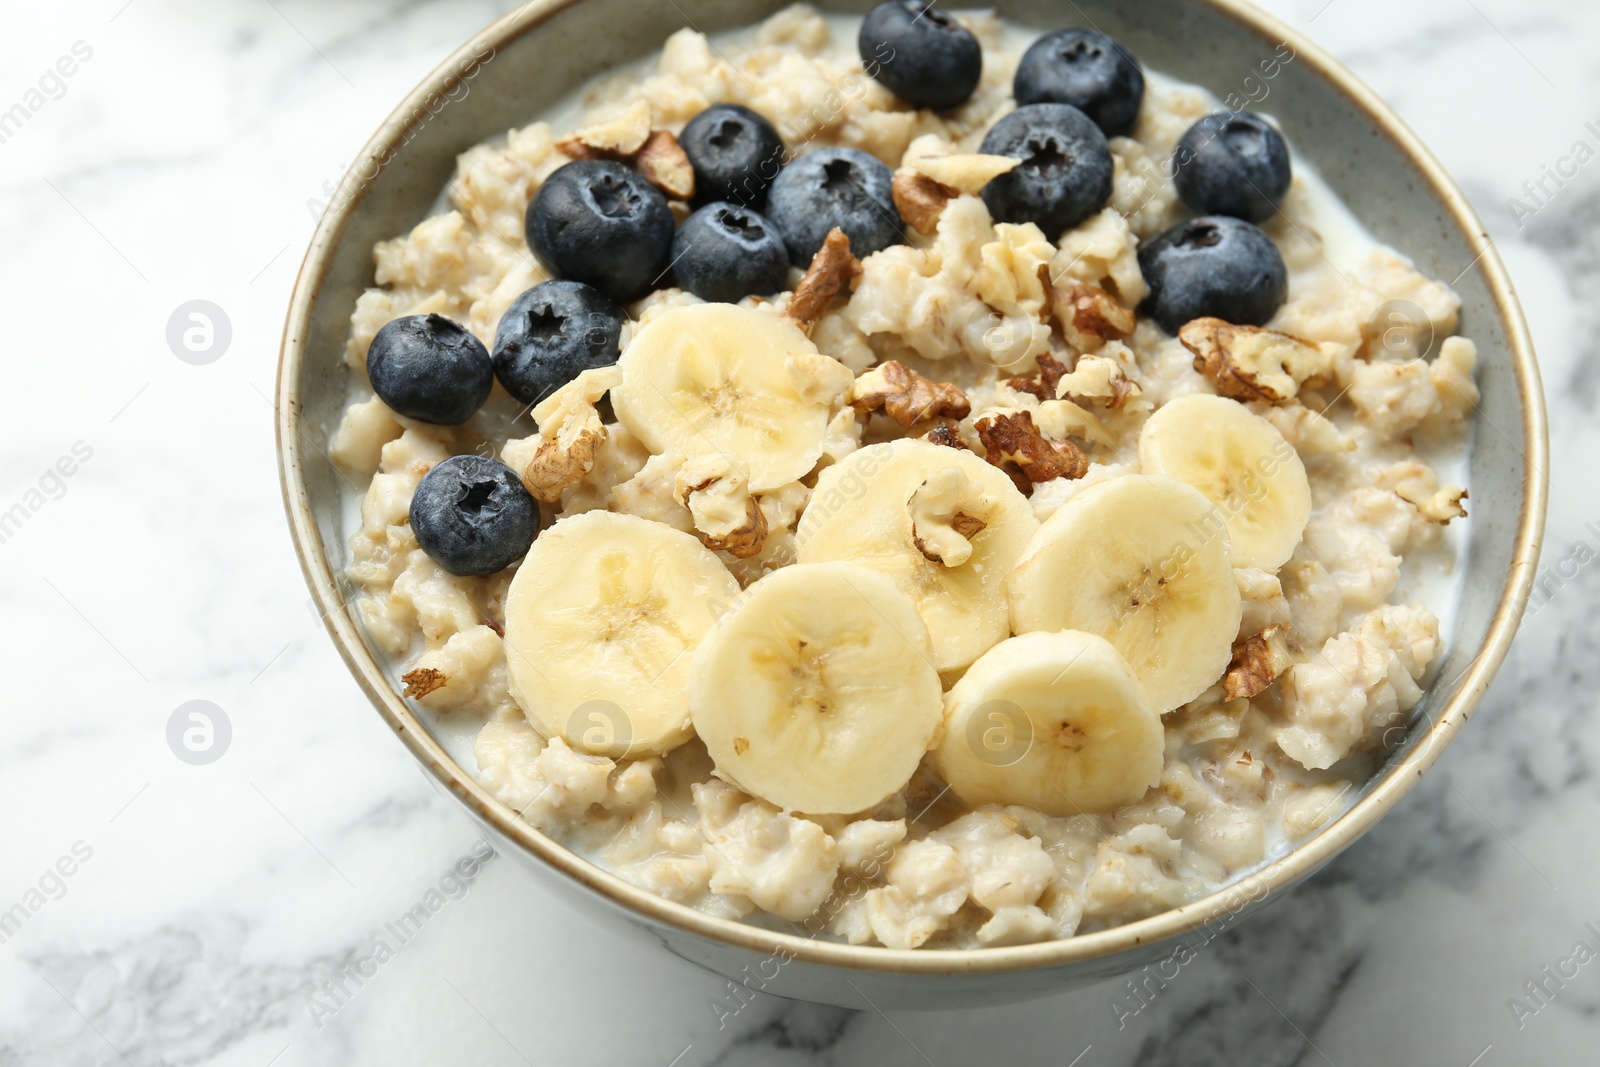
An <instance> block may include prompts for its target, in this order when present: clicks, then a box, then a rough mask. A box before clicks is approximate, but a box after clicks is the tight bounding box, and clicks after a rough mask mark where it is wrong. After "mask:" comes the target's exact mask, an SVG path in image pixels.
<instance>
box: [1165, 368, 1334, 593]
mask: <svg viewBox="0 0 1600 1067" xmlns="http://www.w3.org/2000/svg"><path fill="white" fill-rule="evenodd" d="M1139 462H1140V463H1141V464H1142V465H1143V466H1144V469H1145V471H1146V472H1148V473H1150V474H1166V475H1169V476H1171V477H1173V478H1176V479H1178V481H1180V482H1184V483H1186V484H1188V485H1192V486H1194V487H1195V488H1196V489H1198V490H1200V492H1201V493H1203V494H1204V495H1205V497H1206V499H1207V500H1209V501H1211V502H1212V503H1213V504H1215V505H1216V506H1217V510H1218V511H1219V512H1221V513H1222V518H1223V521H1224V522H1226V523H1227V524H1228V541H1229V552H1230V554H1231V555H1230V558H1231V559H1232V560H1233V565H1234V566H1235V567H1260V568H1261V569H1262V570H1264V571H1273V572H1276V571H1277V569H1278V568H1279V567H1281V566H1283V565H1284V564H1285V563H1287V562H1289V557H1290V556H1292V555H1294V550H1295V547H1296V546H1297V545H1299V544H1300V537H1301V535H1302V534H1304V533H1305V529H1306V523H1307V522H1308V521H1309V520H1310V518H1311V483H1310V482H1309V481H1307V480H1306V468H1305V465H1304V464H1303V463H1301V462H1300V455H1299V453H1297V452H1296V451H1295V450H1294V446H1293V445H1291V444H1289V442H1288V441H1286V440H1284V437H1283V434H1281V433H1279V432H1278V430H1277V428H1276V427H1274V426H1273V425H1272V423H1270V422H1268V421H1267V420H1266V419H1263V418H1262V417H1261V416H1259V415H1257V414H1255V413H1253V412H1252V411H1251V410H1250V409H1249V408H1247V407H1245V406H1244V405H1243V404H1241V403H1239V402H1238V401H1236V400H1229V399H1227V398H1226V397H1221V396H1207V395H1195V396H1186V397H1181V398H1179V399H1177V400H1173V401H1171V402H1170V403H1168V404H1165V405H1163V406H1162V407H1161V408H1159V409H1158V410H1157V411H1156V413H1155V414H1154V415H1151V416H1150V420H1149V421H1148V422H1146V423H1145V424H1144V431H1143V432H1142V433H1141V434H1140V435H1139Z"/></svg>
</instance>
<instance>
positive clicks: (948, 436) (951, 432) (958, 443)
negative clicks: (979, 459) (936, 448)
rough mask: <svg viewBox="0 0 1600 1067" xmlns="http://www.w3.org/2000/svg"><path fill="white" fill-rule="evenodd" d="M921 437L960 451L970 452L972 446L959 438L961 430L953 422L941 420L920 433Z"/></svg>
mask: <svg viewBox="0 0 1600 1067" xmlns="http://www.w3.org/2000/svg"><path fill="white" fill-rule="evenodd" d="M922 439H923V440H924V441H927V442H929V443H931V444H936V445H944V446H945V447H946V448H954V449H957V450H958V451H961V452H971V451H972V446H971V445H969V444H967V442H966V441H964V440H962V438H961V431H960V430H959V429H957V428H956V424H955V423H953V422H941V423H940V424H939V425H937V426H935V427H934V428H933V429H931V430H929V431H928V432H927V433H925V434H923V435H922Z"/></svg>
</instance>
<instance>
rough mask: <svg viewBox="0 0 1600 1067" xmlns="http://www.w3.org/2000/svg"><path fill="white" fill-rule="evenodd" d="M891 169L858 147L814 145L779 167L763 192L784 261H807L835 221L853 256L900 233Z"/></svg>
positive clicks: (895, 240) (878, 246)
mask: <svg viewBox="0 0 1600 1067" xmlns="http://www.w3.org/2000/svg"><path fill="white" fill-rule="evenodd" d="M893 182H894V172H893V171H891V170H890V169H889V168H888V167H886V166H884V165H883V164H882V163H880V162H879V161H878V160H877V159H875V158H873V157H872V156H869V155H868V154H867V153H865V152H863V151H861V149H859V148H819V149H817V150H815V151H813V152H807V153H806V154H805V155H803V156H801V157H799V158H798V159H796V160H795V161H794V162H792V163H790V164H789V165H788V166H787V167H784V168H783V170H781V171H779V172H778V178H777V180H776V181H774V182H773V183H772V189H771V191H770V193H769V194H768V200H767V216H768V217H769V218H770V219H771V220H772V221H773V222H774V223H775V224H776V225H777V227H778V229H779V230H781V231H783V243H784V246H785V247H787V248H788V249H789V261H790V262H791V263H793V264H794V265H795V266H797V267H805V266H807V265H809V264H810V263H811V257H812V256H814V255H816V254H817V249H819V248H821V247H822V242H823V241H825V240H826V239H827V237H828V231H829V230H831V229H832V228H833V227H835V226H837V227H839V228H840V229H841V230H843V231H844V233H845V236H846V237H848V238H850V251H852V252H854V253H855V254H856V255H857V256H858V257H865V256H869V255H871V254H872V253H874V252H876V251H878V250H880V249H883V248H888V247H889V246H890V245H892V244H896V243H898V242H899V241H900V240H901V239H902V238H903V237H904V226H903V224H902V223H901V221H900V212H899V211H897V210H895V206H894V195H893V194H892V193H891V192H890V185H891V184H892V183H893Z"/></svg>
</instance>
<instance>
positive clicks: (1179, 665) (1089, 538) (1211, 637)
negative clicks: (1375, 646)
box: [1006, 475, 1242, 712]
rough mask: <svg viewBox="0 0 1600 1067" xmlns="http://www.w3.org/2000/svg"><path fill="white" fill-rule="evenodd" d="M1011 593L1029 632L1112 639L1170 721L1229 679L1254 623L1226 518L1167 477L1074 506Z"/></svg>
mask: <svg viewBox="0 0 1600 1067" xmlns="http://www.w3.org/2000/svg"><path fill="white" fill-rule="evenodd" d="M1006 588H1007V590H1008V591H1009V593H1010V597H1011V622H1012V628H1013V629H1014V630H1015V631H1016V632H1017V633H1031V632H1033V631H1035V630H1085V631H1087V632H1089V633H1092V634H1098V635H1099V636H1101V637H1104V638H1105V639H1106V640H1108V641H1110V642H1111V644H1112V645H1113V646H1114V647H1115V648H1116V650H1117V651H1118V652H1120V653H1121V654H1122V658H1123V659H1125V660H1127V661H1128V665H1129V666H1130V667H1132V668H1133V673H1134V674H1135V675H1136V676H1137V677H1138V679H1139V681H1140V682H1141V683H1142V684H1143V685H1144V689H1145V694H1146V695H1147V696H1148V697H1149V698H1150V703H1151V704H1152V705H1154V706H1155V708H1156V710H1157V711H1161V712H1166V711H1170V710H1172V709H1173V708H1175V707H1178V706H1179V705H1180V704H1186V703H1188V702H1189V701H1190V700H1193V699H1194V698H1195V697H1197V696H1199V695H1200V694H1201V693H1202V692H1204V691H1205V689H1206V687H1207V686H1209V685H1211V684H1212V683H1213V682H1215V681H1216V680H1217V679H1218V678H1220V677H1222V673H1223V671H1225V670H1227V667H1228V663H1229V661H1230V660H1231V659H1232V657H1233V639H1234V638H1235V637H1236V636H1237V635H1238V632H1239V619H1240V616H1241V613H1242V606H1241V601H1240V597H1239V586H1238V584H1237V583H1236V582H1235V581H1234V577H1233V565H1232V564H1231V562H1230V561H1229V558H1228V531H1227V527H1226V526H1225V525H1224V524H1223V521H1222V518H1221V516H1220V515H1218V514H1217V510H1216V509H1215V508H1214V507H1212V506H1211V502H1210V501H1209V500H1207V499H1206V498H1205V497H1203V496H1201V495H1200V493H1199V491H1198V490H1196V489H1193V488H1191V487H1189V486H1187V485H1184V484H1183V483H1182V482H1180V481H1177V480H1176V479H1173V478H1167V477H1164V476H1162V475H1145V476H1139V475H1129V476H1127V477H1123V478H1114V479H1112V480H1111V481H1108V482H1102V483H1101V484H1099V485H1094V486H1090V487H1089V488H1088V489H1085V490H1083V491H1082V492H1080V493H1078V494H1077V495H1076V496H1074V497H1072V498H1071V499H1069V500H1068V501H1067V502H1066V503H1065V504H1062V505H1061V507H1060V508H1058V509H1056V511H1055V513H1054V514H1052V515H1051V516H1050V517H1049V518H1048V519H1046V520H1045V522H1044V525H1043V526H1041V527H1040V528H1039V532H1038V533H1037V534H1036V535H1035V536H1034V538H1033V541H1032V543H1031V544H1029V546H1028V549H1027V551H1026V552H1025V553H1024V555H1023V558H1022V561H1021V562H1020V563H1019V564H1017V567H1016V569H1015V570H1013V571H1012V572H1011V575H1010V577H1008V578H1007V579H1006Z"/></svg>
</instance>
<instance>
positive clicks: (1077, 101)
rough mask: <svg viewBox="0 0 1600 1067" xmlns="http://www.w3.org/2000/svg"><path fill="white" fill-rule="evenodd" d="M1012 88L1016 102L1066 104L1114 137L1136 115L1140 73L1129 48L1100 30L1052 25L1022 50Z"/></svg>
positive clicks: (1141, 87) (1141, 83)
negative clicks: (1055, 27)
mask: <svg viewBox="0 0 1600 1067" xmlns="http://www.w3.org/2000/svg"><path fill="white" fill-rule="evenodd" d="M1011 92H1012V95H1013V96H1015V97H1016V98H1017V104H1018V106H1023V105H1027V104H1071V105H1072V106H1073V107H1075V108H1077V109H1078V110H1080V111H1082V112H1083V113H1084V114H1085V115H1088V116H1089V117H1090V118H1091V119H1093V120H1094V121H1095V125H1097V126H1099V127H1100V129H1101V130H1103V131H1105V135H1106V136H1107V137H1116V136H1117V135H1119V134H1124V133H1127V132H1128V131H1129V130H1131V129H1133V125H1134V123H1135V122H1137V121H1138V120H1139V104H1140V102H1142V101H1143V100H1144V72H1143V71H1141V70H1140V69H1139V61H1138V60H1137V59H1134V58H1133V53H1132V52H1129V51H1128V50H1127V49H1126V48H1124V47H1122V45H1120V44H1118V43H1117V42H1116V41H1113V40H1112V39H1111V38H1109V37H1107V36H1106V35H1105V34H1103V33H1097V32H1096V31H1094V30H1057V31H1056V32H1055V33H1047V34H1045V35H1044V36H1043V37H1041V38H1039V39H1038V40H1037V41H1035V42H1033V44H1032V46H1031V47H1029V49H1028V50H1027V51H1026V52H1024V53H1022V61H1021V62H1020V63H1018V64H1017V76H1016V78H1015V79H1014V80H1013V81H1012V83H1011Z"/></svg>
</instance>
